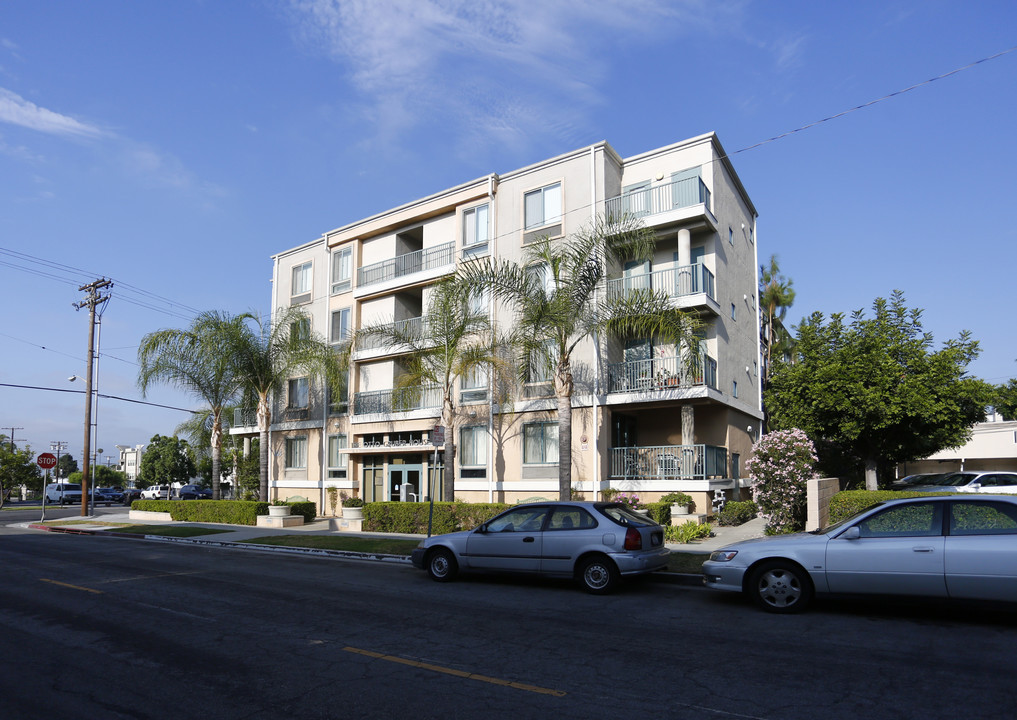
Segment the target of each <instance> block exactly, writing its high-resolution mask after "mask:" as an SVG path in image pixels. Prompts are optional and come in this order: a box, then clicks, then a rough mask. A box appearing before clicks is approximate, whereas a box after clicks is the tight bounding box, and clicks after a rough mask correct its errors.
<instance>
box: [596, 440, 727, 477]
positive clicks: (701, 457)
mask: <svg viewBox="0 0 1017 720" xmlns="http://www.w3.org/2000/svg"><path fill="white" fill-rule="evenodd" d="M608 452H609V453H610V459H609V462H610V473H611V477H612V478H625V479H647V480H653V479H657V480H660V479H664V480H705V479H709V478H725V477H728V471H727V448H723V447H717V446H716V445H650V446H644V447H620V448H611V449H610V450H609V451H608Z"/></svg>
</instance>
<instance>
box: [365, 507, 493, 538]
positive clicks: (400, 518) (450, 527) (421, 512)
mask: <svg viewBox="0 0 1017 720" xmlns="http://www.w3.org/2000/svg"><path fill="white" fill-rule="evenodd" d="M510 507H512V506H511V505H507V504H505V503H462V502H436V503H435V504H434V518H433V520H432V523H431V534H432V535H441V534H444V533H450V532H458V531H459V530H472V529H473V528H475V527H477V526H478V525H480V524H481V523H482V522H485V521H486V520H490V519H491V518H492V517H494V516H495V515H497V514H498V513H500V512H501V511H503V510H508V509H509V508H510ZM429 512H430V503H426V502H417V503H414V502H371V503H367V504H366V505H364V524H363V529H364V530H365V531H367V532H386V533H412V534H421V535H422V534H426V533H427V516H428V513H429Z"/></svg>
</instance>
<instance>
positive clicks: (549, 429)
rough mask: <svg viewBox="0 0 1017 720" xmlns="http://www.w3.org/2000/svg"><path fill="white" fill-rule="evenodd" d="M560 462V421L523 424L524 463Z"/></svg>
mask: <svg viewBox="0 0 1017 720" xmlns="http://www.w3.org/2000/svg"><path fill="white" fill-rule="evenodd" d="M556 462H558V423H556V422H540V423H527V424H526V425H523V464H524V465H551V464H553V463H556Z"/></svg>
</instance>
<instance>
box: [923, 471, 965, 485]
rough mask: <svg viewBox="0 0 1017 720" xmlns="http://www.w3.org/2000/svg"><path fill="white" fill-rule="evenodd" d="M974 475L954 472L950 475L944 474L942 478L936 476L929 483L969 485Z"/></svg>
mask: <svg viewBox="0 0 1017 720" xmlns="http://www.w3.org/2000/svg"><path fill="white" fill-rule="evenodd" d="M972 478H974V476H973V475H966V474H964V473H953V474H950V475H944V476H943V477H940V478H935V479H933V480H932V481H930V482H929V483H928V484H929V485H941V486H952V487H957V486H960V485H967V484H968V483H969V482H971V480H972Z"/></svg>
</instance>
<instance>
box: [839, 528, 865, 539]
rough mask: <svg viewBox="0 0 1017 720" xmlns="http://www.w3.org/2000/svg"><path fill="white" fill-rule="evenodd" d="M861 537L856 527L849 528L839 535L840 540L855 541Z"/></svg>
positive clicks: (860, 532)
mask: <svg viewBox="0 0 1017 720" xmlns="http://www.w3.org/2000/svg"><path fill="white" fill-rule="evenodd" d="M861 536H862V531H861V530H859V529H858V526H857V525H854V526H852V527H849V528H848V529H847V530H845V531H844V532H842V533H841V534H840V538H841V539H842V540H857V539H858V538H860V537H861Z"/></svg>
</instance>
